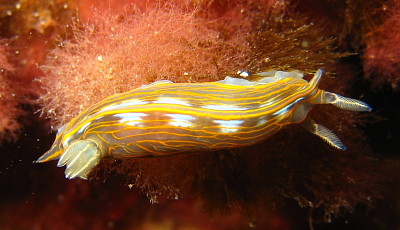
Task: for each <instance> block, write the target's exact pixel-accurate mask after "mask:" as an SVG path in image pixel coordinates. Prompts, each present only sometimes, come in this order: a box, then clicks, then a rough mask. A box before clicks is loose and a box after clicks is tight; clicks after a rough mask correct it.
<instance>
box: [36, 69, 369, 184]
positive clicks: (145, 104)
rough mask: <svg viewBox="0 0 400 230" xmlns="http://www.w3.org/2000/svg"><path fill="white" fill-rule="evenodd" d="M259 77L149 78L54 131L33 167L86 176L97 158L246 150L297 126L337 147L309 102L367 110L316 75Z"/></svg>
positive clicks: (268, 74) (280, 73)
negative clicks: (52, 165)
mask: <svg viewBox="0 0 400 230" xmlns="http://www.w3.org/2000/svg"><path fill="white" fill-rule="evenodd" d="M256 75H257V76H258V77H260V78H261V79H260V80H258V81H248V80H245V79H239V78H232V77H226V78H225V79H224V80H221V81H217V82H206V83H172V82H170V81H165V80H164V81H157V82H154V83H152V84H150V85H147V86H142V87H139V88H137V89H134V90H132V91H129V92H125V93H122V94H116V95H113V96H110V97H108V98H106V99H104V100H103V101H100V102H99V103H97V104H95V105H93V106H91V107H90V108H88V109H86V110H85V111H83V112H82V113H81V114H79V115H78V116H77V117H75V118H73V119H72V120H71V121H70V122H69V123H67V124H66V125H64V126H63V127H61V128H60V129H59V131H58V133H57V136H56V140H55V141H54V144H53V145H52V147H51V149H50V150H49V151H47V152H46V153H45V154H44V155H43V156H41V157H40V158H39V159H38V160H37V161H36V162H46V161H50V160H57V159H58V164H57V166H58V167H62V166H65V165H66V171H65V175H66V177H67V178H70V179H72V178H76V177H79V178H82V179H87V178H88V175H89V173H90V172H91V170H92V169H93V168H94V167H95V166H96V165H97V164H98V163H99V162H100V160H101V158H102V157H116V158H126V157H143V156H167V155H173V154H178V153H184V152H191V151H192V152H193V151H205V150H208V151H211V150H218V149H228V148H236V147H242V146H249V145H253V144H255V143H258V142H261V141H263V140H265V139H267V138H268V137H269V136H271V135H272V134H274V133H276V132H278V131H279V130H280V129H281V128H282V127H283V126H285V125H288V124H292V123H301V124H302V125H303V126H304V127H305V128H306V129H308V130H309V131H311V132H312V133H314V134H316V135H318V136H319V137H321V138H322V139H324V140H325V141H326V142H327V143H329V144H330V145H332V146H334V147H336V148H339V149H345V147H344V145H343V144H342V143H341V141H340V140H339V139H338V138H337V137H336V135H335V134H333V133H332V132H331V131H330V130H328V129H327V128H325V127H323V126H321V125H319V124H317V123H315V122H314V121H313V120H311V119H310V118H306V117H307V113H308V111H309V110H310V109H311V107H312V106H313V105H314V104H332V105H334V106H336V107H338V108H341V109H346V110H352V111H370V110H371V108H370V107H369V106H368V105H367V104H366V103H364V102H362V101H359V100H356V99H351V98H346V97H343V96H340V95H337V94H334V93H331V92H327V91H324V90H321V89H319V88H318V83H319V81H320V79H321V75H322V70H318V71H317V72H316V74H315V75H314V77H313V78H312V79H311V80H310V82H307V81H306V80H304V79H303V74H301V73H300V72H297V71H292V72H283V71H274V70H273V71H269V72H262V73H258V74H256Z"/></svg>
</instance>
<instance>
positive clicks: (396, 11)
mask: <svg viewBox="0 0 400 230" xmlns="http://www.w3.org/2000/svg"><path fill="white" fill-rule="evenodd" d="M385 7H386V9H385V10H386V11H389V12H390V13H389V14H390V16H389V17H388V19H387V20H385V21H384V23H382V24H381V25H379V26H377V27H376V28H375V29H374V30H372V31H371V32H369V33H368V34H367V37H366V43H367V44H366V48H365V53H364V56H363V58H364V71H365V73H366V76H367V78H368V79H370V80H371V81H372V83H373V85H374V86H375V87H382V86H383V85H384V84H389V85H390V86H391V88H392V89H394V90H398V89H399V85H400V77H399V74H398V73H399V72H400V55H399V53H400V34H399V33H398V31H399V30H400V3H399V2H397V4H396V5H394V6H391V7H389V6H385Z"/></svg>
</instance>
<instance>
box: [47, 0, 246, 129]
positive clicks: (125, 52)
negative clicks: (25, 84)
mask: <svg viewBox="0 0 400 230" xmlns="http://www.w3.org/2000/svg"><path fill="white" fill-rule="evenodd" d="M73 28H74V29H73V33H74V38H73V39H72V40H67V41H63V42H61V43H60V44H59V46H58V47H57V48H56V49H54V50H53V51H51V53H50V56H49V58H48V61H47V64H46V65H45V66H43V70H44V71H45V72H46V76H45V77H43V78H42V79H41V81H42V83H43V87H44V88H45V89H46V90H47V93H46V94H45V95H43V96H42V97H41V99H40V102H41V104H42V105H44V108H43V111H47V114H48V115H49V117H51V118H52V120H53V121H54V122H55V125H56V126H60V125H62V124H64V123H66V122H68V121H69V120H70V119H71V118H73V117H74V116H76V115H77V114H78V113H79V112H81V111H82V110H84V109H85V108H87V107H88V106H90V105H92V104H94V103H96V102H98V101H99V100H101V99H103V98H105V97H107V96H110V95H113V94H115V93H122V92H125V91H129V90H132V89H134V88H136V87H138V86H140V85H142V84H148V83H151V82H154V81H156V80H161V79H167V80H173V81H174V82H193V81H196V82H199V81H206V80H208V81H210V80H216V78H219V77H221V76H222V75H223V74H224V73H226V72H227V71H229V70H235V69H239V68H240V67H241V65H243V63H244V57H245V56H246V55H245V54H246V53H247V52H249V49H248V47H247V46H246V42H245V40H244V39H245V38H244V37H243V38H241V37H239V36H238V35H235V36H232V38H231V39H226V38H224V39H222V38H220V36H219V33H218V31H216V30H215V29H213V27H212V23H210V22H208V21H206V20H204V19H200V18H198V17H196V11H194V12H189V13H188V12H185V11H183V10H179V9H165V8H164V9H158V8H156V9H151V10H148V11H146V12H144V13H142V12H139V11H134V12H131V13H126V14H125V15H123V16H115V15H111V14H107V13H95V14H94V15H93V16H92V18H91V20H89V21H88V22H87V23H85V24H83V25H82V24H79V23H76V24H75V25H74V27H73Z"/></svg>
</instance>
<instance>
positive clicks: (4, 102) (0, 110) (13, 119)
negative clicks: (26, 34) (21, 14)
mask: <svg viewBox="0 0 400 230" xmlns="http://www.w3.org/2000/svg"><path fill="white" fill-rule="evenodd" d="M13 70H14V68H13V67H12V66H11V64H10V63H9V62H8V60H7V56H6V48H5V45H4V44H1V45H0V82H1V85H0V143H1V142H2V141H15V140H16V138H17V136H18V134H19V132H20V128H21V127H20V124H19V122H18V120H17V119H18V117H19V116H20V115H22V113H23V112H22V110H21V109H20V108H18V104H19V99H18V95H17V93H16V92H15V82H14V81H13V80H12V79H11V78H12V75H11V74H10V73H11V72H12V71H13Z"/></svg>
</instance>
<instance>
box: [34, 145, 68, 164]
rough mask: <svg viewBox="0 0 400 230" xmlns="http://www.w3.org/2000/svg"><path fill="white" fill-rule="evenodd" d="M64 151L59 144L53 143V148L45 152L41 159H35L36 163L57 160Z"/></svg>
mask: <svg viewBox="0 0 400 230" xmlns="http://www.w3.org/2000/svg"><path fill="white" fill-rule="evenodd" d="M61 153H62V150H61V149H60V148H58V146H57V145H55V144H53V146H52V147H51V149H50V150H49V151H47V152H46V153H45V154H43V155H42V156H41V157H39V159H37V160H36V161H35V163H43V162H47V161H52V160H57V159H58V158H59V157H60V155H61Z"/></svg>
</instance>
